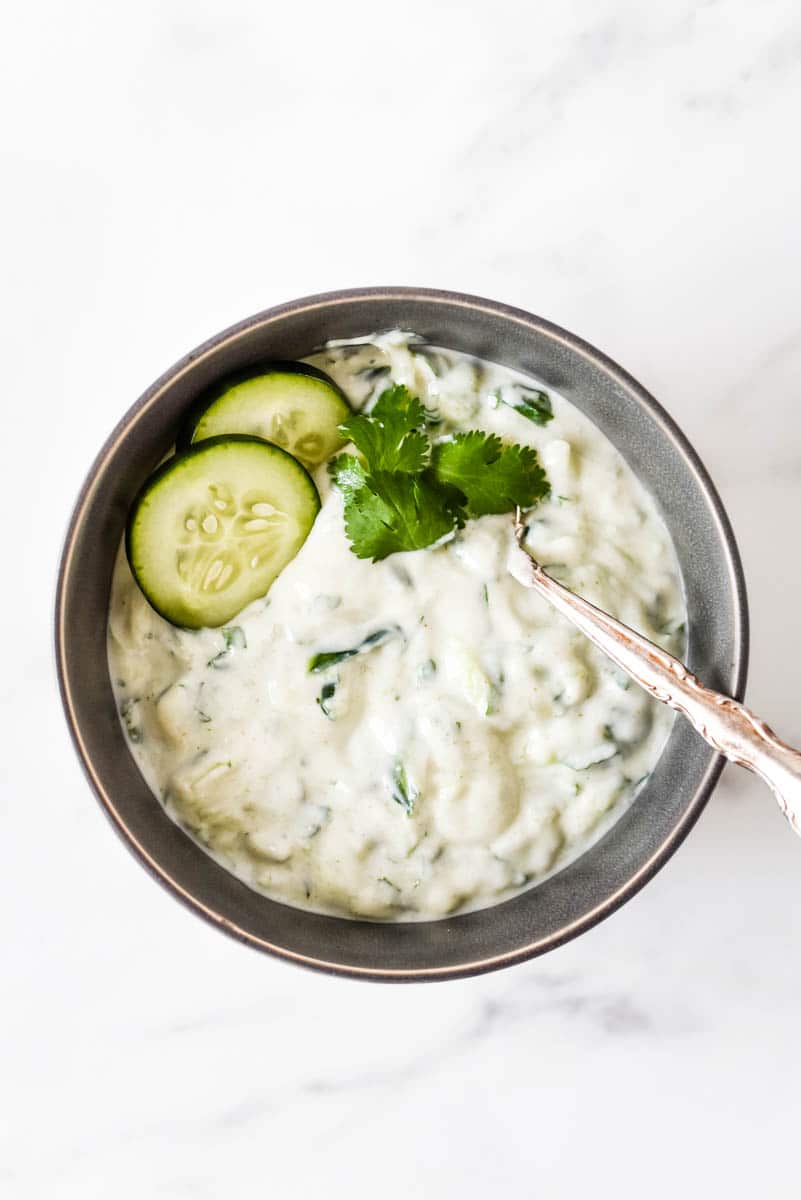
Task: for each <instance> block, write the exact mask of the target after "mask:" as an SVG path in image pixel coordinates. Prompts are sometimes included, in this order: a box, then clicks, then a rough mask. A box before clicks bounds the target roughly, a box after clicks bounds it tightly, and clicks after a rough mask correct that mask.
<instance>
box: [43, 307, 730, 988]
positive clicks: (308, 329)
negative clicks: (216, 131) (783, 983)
mask: <svg viewBox="0 0 801 1200" xmlns="http://www.w3.org/2000/svg"><path fill="white" fill-rule="evenodd" d="M398 326H400V327H401V328H406V329H413V330H415V331H416V332H418V333H420V334H422V335H423V336H424V337H425V338H426V339H427V340H429V341H430V342H432V343H434V344H438V345H442V346H449V347H452V348H453V349H456V350H463V351H467V352H469V353H471V354H475V355H479V356H481V357H482V358H487V359H492V360H495V361H497V362H500V363H504V364H506V365H507V366H510V367H515V368H517V369H519V370H521V371H526V372H531V373H533V374H535V375H537V376H538V377H539V378H541V379H543V380H545V381H546V382H548V383H550V384H552V386H553V387H554V388H556V389H558V390H559V391H560V392H561V393H562V394H563V395H564V396H566V397H568V399H570V400H572V402H573V403H574V404H576V405H577V406H578V408H580V409H582V410H583V411H584V412H586V413H587V414H588V416H590V417H591V418H592V420H593V421H594V422H595V423H596V424H597V425H598V426H600V428H601V429H602V430H603V431H604V433H606V435H607V436H608V437H609V438H610V439H611V440H612V442H613V443H614V444H615V445H616V446H617V447H618V449H619V450H620V451H621V453H622V454H623V455H624V457H625V458H626V459H627V460H628V462H629V463H630V465H631V466H632V468H633V469H634V471H635V472H636V473H637V475H639V476H640V478H641V479H642V480H643V482H644V483H645V485H646V487H647V488H648V489H649V490H650V491H651V493H652V494H653V496H654V497H655V499H656V501H657V503H658V505H659V507H660V509H661V512H662V515H663V517H664V519H665V521H666V522H667V525H668V528H669V529H670V533H671V536H672V538H673V541H674V543H675V546H676V550H677V553H678V557H679V561H680V564H681V569H682V573H683V577H684V586H685V589H686V597H687V607H688V617H689V621H688V624H689V665H690V667H691V669H692V670H693V671H694V672H695V673H696V674H697V675H699V676H700V678H701V679H702V680H703V681H704V682H705V683H707V684H709V685H711V686H712V687H715V688H717V689H719V690H721V691H723V692H727V693H729V695H733V696H735V697H737V698H738V699H739V698H741V697H742V692H743V688H744V685H745V675H746V667H747V657H748V614H747V603H746V595H745V584H744V580H743V573H742V568H741V565H740V558H739V555H738V552H737V547H736V544H735V541H734V536H733V534H732V530H731V526H730V524H729V521H728V518H727V516H726V514H725V512H724V510H723V508H722V506H721V503H720V500H719V498H718V496H717V493H716V492H715V489H714V487H713V485H712V483H711V481H710V479H709V476H708V475H707V473H706V471H705V469H704V467H703V466H702V464H701V462H700V461H699V459H698V456H697V455H696V454H695V452H694V450H693V449H692V447H691V446H690V445H689V444H688V442H687V440H686V438H685V437H684V436H683V435H682V433H681V432H680V430H679V429H678V428H677V427H676V426H675V424H674V423H673V422H672V421H671V419H670V418H669V417H668V416H667V414H666V413H665V412H664V410H663V409H662V408H661V407H660V406H659V405H658V404H657V403H656V401H655V400H654V399H653V398H652V397H651V396H650V395H649V394H648V393H647V392H646V391H645V390H644V389H643V388H642V387H641V386H640V385H639V384H638V383H637V382H636V381H635V380H634V379H632V378H631V376H629V375H627V374H626V373H625V372H624V371H622V370H621V369H620V367H618V366H616V365H615V363H613V362H611V361H610V359H608V358H606V357H605V356H604V355H603V354H601V353H600V352H599V351H598V350H595V349H593V347H592V346H589V345H587V343H586V342H583V341H581V340H580V339H579V338H577V337H574V336H573V335H572V334H570V333H567V332H565V330H563V329H559V328H558V327H557V326H555V325H551V324H550V323H549V322H547V321H543V320H541V319H540V318H539V317H534V316H531V315H529V314H528V313H526V312H521V311H519V310H518V309H513V308H507V307H506V306H504V305H502V304H495V303H493V302H492V301H489V300H481V299H478V298H476V297H473V296H462V295H457V294H455V293H452V292H440V291H429V290H426V289H422V288H421V289H417V288H364V289H356V290H352V291H344V292H332V293H328V294H325V295H320V296H311V297H309V298H307V299H303V300H297V301H294V302H292V303H290V304H284V305H281V306H280V307H278V308H273V309H269V310H268V311H267V312H263V313H259V314H258V315H257V316H255V317H251V318H249V319H248V320H246V321H242V322H241V323H240V324H238V325H235V326H233V327H232V328H231V329H228V330H226V331H225V332H224V333H221V334H219V335H218V336H217V337H214V338H212V339H211V341H208V342H206V343H205V344H204V345H202V346H200V347H199V348H198V349H197V350H193V351H192V352H191V354H188V355H187V356H186V357H185V358H183V359H182V360H181V361H180V362H179V363H177V364H176V365H175V366H174V367H172V368H171V369H170V370H169V371H167V373H166V374H165V375H163V376H162V377H161V379H159V380H158V381H157V382H156V383H154V384H153V386H152V387H151V388H149V389H148V391H147V392H145V394H144V395H143V396H142V397H141V398H140V399H139V400H138V401H137V402H136V404H134V406H133V407H132V408H131V409H130V410H129V411H128V412H127V413H126V415H125V416H124V417H123V419H122V421H121V422H120V423H119V425H118V426H117V427H116V429H115V430H114V431H113V433H112V434H111V436H110V437H109V439H108V441H107V442H106V444H105V446H104V447H103V448H102V450H101V451H100V453H99V454H98V456H97V458H96V459H95V462H94V463H93V465H92V467H91V469H90V471H89V474H88V476H87V479H86V483H85V484H84V487H83V490H82V492H81V494H80V496H79V498H78V501H77V504H76V506H75V510H74V512H73V515H72V520H71V522H70V526H69V531H68V534H67V538H66V543H65V546H64V551H63V557H62V561H61V570H60V575H59V581H58V592H57V601H56V631H55V636H56V655H57V663H58V672H59V681H60V686H61V694H62V699H63V703H64V708H65V711H66V715H67V720H68V722H69V726H70V730H71V733H72V737H73V739H74V742H75V746H76V748H77V751H78V754H79V756H80V758H81V760H82V763H83V766H84V768H85V770H86V773H87V775H88V778H89V781H90V783H91V785H92V787H93V789H94V791H95V794H96V795H97V798H98V800H99V801H100V803H101V805H102V806H103V808H104V809H105V811H106V813H107V815H108V816H109V817H110V818H111V820H112V822H113V824H114V826H115V827H116V829H117V831H118V832H119V833H120V835H121V836H122V837H123V838H124V839H125V841H126V842H127V844H128V846H129V848H130V849H131V850H132V851H133V853H134V854H135V855H136V856H137V857H138V858H139V860H140V861H141V862H142V863H143V864H144V865H145V866H146V867H147V868H148V870H149V871H150V872H151V873H152V874H153V875H154V876H155V878H156V879H158V880H159V882H161V883H162V884H163V885H164V886H165V887H166V888H167V889H168V891H170V892H172V894H173V895H174V896H176V897H177V898H178V899H179V900H182V901H183V902H184V903H185V904H187V905H188V906H189V907H190V908H192V909H193V910H194V911H195V912H197V913H198V914H200V915H201V916H203V917H205V918H206V919H207V920H209V921H211V922H212V923H213V924H214V925H216V926H217V927H218V928H219V929H222V930H224V931H225V932H226V933H229V934H231V935H233V936H234V937H237V938H239V939H241V940H242V941H243V942H246V943H247V944H249V945H251V946H254V947H256V948H258V949H260V950H265V951H268V952H270V953H272V954H275V955H278V956H279V957H281V958H285V959H289V960H291V961H293V962H296V963H300V964H303V965H305V966H308V967H316V968H318V969H320V970H323V971H329V972H339V973H341V974H344V975H350V976H355V977H361V978H368V979H383V980H398V981H409V980H423V979H447V978H454V977H458V976H464V975H469V974H474V973H478V972H481V971H489V970H493V969H496V968H498V967H504V966H509V965H510V964H512V963H516V962H521V961H522V960H524V959H527V958H531V957H533V956H534V955H537V954H543V953H544V952H545V951H547V950H551V949H553V948H554V947H555V946H558V945H560V944H561V943H562V942H565V941H567V940H568V939H570V938H573V937H576V936H577V935H578V934H580V933H582V932H583V931H584V930H586V929H589V928H590V927H591V926H592V925H594V924H595V923H596V922H598V921H600V920H601V919H602V918H603V917H606V916H608V915H609V914H610V913H611V912H613V911H614V910H615V909H616V908H617V907H618V906H619V905H621V904H622V903H623V902H624V901H626V900H628V899H629V898H630V897H631V896H633V895H634V893H635V892H637V891H638V890H639V888H641V887H642V886H643V884H644V883H646V882H647V881H648V880H649V879H650V878H651V876H652V875H653V874H654V873H655V872H656V871H657V870H658V869H659V868H660V867H661V866H662V865H663V864H664V863H665V862H666V861H667V859H668V858H669V857H670V855H671V854H673V852H674V851H675V850H676V848H677V847H678V846H679V844H680V843H681V841H682V840H683V838H684V837H685V836H686V834H687V833H688V832H689V830H690V829H691V827H692V825H693V823H694V822H695V820H696V819H697V817H698V815H699V814H700V812H701V810H702V808H703V807H704V804H705V803H706V801H707V799H708V798H709V795H710V793H711V791H712V789H713V787H714V785H715V783H716V781H717V779H718V776H719V774H720V771H721V768H722V765H723V762H722V759H721V758H720V757H719V756H718V755H716V754H714V753H713V751H712V750H711V749H710V748H709V747H708V746H707V745H706V744H705V743H704V742H702V741H701V739H700V738H699V737H698V736H697V735H696V734H695V733H693V732H692V730H691V729H690V728H689V726H688V725H687V724H686V722H684V721H683V720H677V722H676V724H675V727H674V731H673V733H672V734H671V737H670V739H669V741H668V744H667V746H666V748H665V751H664V753H663V755H662V758H661V759H660V761H659V764H658V766H657V768H656V770H655V771H654V773H653V775H652V776H651V778H650V780H649V782H648V784H647V785H646V787H645V788H644V789H643V791H642V792H641V793H640V794H639V795H638V797H637V799H636V800H635V802H634V803H633V805H632V806H631V808H629V810H628V811H627V812H626V813H625V814H624V815H623V816H622V817H621V819H620V820H619V821H617V823H616V824H615V825H614V826H613V827H612V828H611V829H610V830H609V832H608V833H607V834H606V835H605V836H604V837H603V838H602V839H601V840H600V841H599V842H598V843H597V844H596V845H594V846H593V847H592V848H591V849H589V850H588V851H587V852H586V853H585V854H583V855H582V856H581V857H580V858H578V859H577V860H576V861H575V862H573V863H571V864H570V865H569V866H567V867H566V868H565V869H564V870H562V871H560V872H558V873H557V874H556V875H554V876H553V877H552V878H550V879H548V880H546V881H545V882H544V883H542V884H540V885H539V886H537V887H535V888H532V889H531V890H530V891H528V892H525V893H524V894H523V895H521V896H518V897H516V898H515V899H512V900H508V901H506V902H504V903H502V904H498V905H495V906H494V907H493V908H488V909H484V910H483V911H481V912H473V913H468V914H465V915H463V916H456V917H452V918H447V919H444V920H440V921H430V922H424V923H416V924H378V923H373V922H367V921H348V920H343V919H338V918H334V917H324V916H318V915H315V914H313V913H306V912H301V911H299V910H298V909H294V908H290V907H288V906H286V905H283V904H279V903H276V902H275V901H272V900H268V899H266V898H265V897H263V896H260V895H258V894H257V893H256V892H253V891H251V890H250V889H249V888H247V887H245V885H244V884H242V883H240V882H239V881H238V880H237V879H235V878H234V876H233V875H230V874H229V873H228V872H227V871H225V870H223V868H222V867H220V866H218V865H217V864H216V863H215V862H213V860H212V859H211V858H209V857H208V856H207V855H206V854H205V853H204V852H203V851H202V850H201V849H199V848H198V846H196V845H195V843H194V842H192V841H191V840H190V838H189V837H188V836H187V835H186V834H185V833H183V832H182V831H181V830H180V829H179V828H178V827H177V826H176V825H175V824H173V822H172V821H171V820H170V819H169V817H168V816H167V815H166V813H165V812H164V811H163V809H162V808H161V806H160V805H159V803H158V802H157V801H156V800H155V799H154V798H153V796H152V794H151V793H150V791H149V789H148V788H147V786H146V785H145V783H144V780H143V779H142V777H141V775H140V774H139V771H138V769H137V767H136V765H135V763H134V761H133V759H132V758H131V755H130V754H129V752H128V748H127V746H126V743H125V740H124V738H123V735H122V731H121V729H120V724H119V721H118V719H117V714H116V711H115V705H114V697H113V695H112V690H111V683H110V680H109V675H108V667H107V662H106V633H105V631H106V614H107V607H108V599H109V586H110V581H111V569H112V563H113V560H114V555H115V553H116V550H117V547H118V545H119V542H120V538H121V536H122V532H123V527H124V522H125V516H126V512H127V509H128V505H129V503H130V501H131V499H132V497H133V495H134V493H135V492H136V490H137V489H138V487H139V485H140V484H141V482H142V480H143V479H144V478H145V476H146V475H147V474H148V473H149V472H150V471H151V469H152V468H153V467H154V465H155V464H156V463H157V462H158V461H159V459H160V458H161V456H162V455H163V453H164V452H165V450H166V449H167V448H168V447H169V445H170V444H171V443H172V441H173V439H174V437H175V434H176V430H177V428H178V425H179V423H180V420H181V417H182V415H183V414H184V412H185V411H186V409H187V407H188V405H189V404H190V403H191V401H192V400H193V399H194V397H195V396H196V395H197V394H198V392H199V391H200V390H201V389H202V388H205V387H207V386H208V385H209V384H210V383H212V382H213V381H215V380H216V379H217V378H218V377H219V376H221V375H223V374H226V373H227V372H229V371H232V370H236V369H239V368H243V367H247V366H249V365H251V364H255V363H257V362H259V361H260V360H263V359H265V358H284V359H287V358H290V359H291V358H298V357H300V356H301V355H304V354H308V353H310V352H311V351H312V349H314V348H315V347H317V346H319V345H320V344H321V343H322V342H324V341H326V340H327V339H329V338H335V337H337V338H338V337H352V336H356V335H358V334H364V333H369V332H372V331H375V330H381V329H390V328H394V327H398Z"/></svg>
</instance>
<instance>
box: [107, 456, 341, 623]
mask: <svg viewBox="0 0 801 1200" xmlns="http://www.w3.org/2000/svg"><path fill="white" fill-rule="evenodd" d="M319 509H320V497H319V496H318V494H317V488H316V487H315V486H314V482H313V481H312V479H311V477H310V476H309V474H308V472H307V471H306V470H305V469H304V468H303V467H302V466H301V465H300V463H299V462H298V461H297V460H296V459H294V458H292V456H291V455H289V454H287V453H286V452H285V451H284V450H281V449H279V448H278V447H277V446H273V445H271V444H270V443H269V442H265V441H263V440H262V439H261V438H256V437H243V436H234V437H221V438H209V439H208V440H206V441H203V442H198V443H197V445H195V446H192V447H191V448H190V449H189V450H187V451H185V452H184V453H183V454H179V455H177V456H176V457H175V458H171V459H169V461H168V462H166V463H164V464H163V465H162V466H161V467H159V468H158V470H157V471H156V472H155V474H153V475H151V477H150V479H148V481H147V482H146V483H145V485H144V487H143V488H142V490H141V492H140V493H139V495H138V496H137V498H136V500H135V501H134V503H133V505H132V507H131V512H130V515H129V517H128V526H127V529H126V535H125V549H126V552H127V554H128V562H129V563H130V566H131V570H132V572H133V575H134V578H135V579H136V582H137V583H138V584H139V587H140V588H141V589H142V591H143V592H144V594H145V596H146V598H147V599H148V600H149V602H150V603H151V604H152V606H153V608H155V610H156V612H158V613H160V614H161V616H162V617H165V618H166V620H168V621H170V622H171V623H172V624H173V625H181V626H184V627H185V628H189V629H200V628H201V627H202V626H216V625H225V624H226V623H227V622H228V621H230V620H231V618H232V617H234V616H236V614H237V613H238V612H240V611H241V610H242V609H243V608H244V607H245V606H246V605H247V604H250V602H251V601H252V600H255V599H257V597H259V596H263V595H264V594H265V592H267V591H268V589H269V587H270V584H271V583H272V582H273V580H274V579H275V577H276V575H278V573H279V572H280V571H282V570H283V568H284V567H285V566H286V564H287V563H288V562H289V561H290V560H291V559H292V558H294V557H295V555H296V554H297V552H298V550H299V549H300V547H301V546H302V545H303V543H304V541H305V540H306V537H307V535H308V533H309V530H310V529H311V527H312V525H313V524H314V518H315V517H316V516H317V513H318V511H319Z"/></svg>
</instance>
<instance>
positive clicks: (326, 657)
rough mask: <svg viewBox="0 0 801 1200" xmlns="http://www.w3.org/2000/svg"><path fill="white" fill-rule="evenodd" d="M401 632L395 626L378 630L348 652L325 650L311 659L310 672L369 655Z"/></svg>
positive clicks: (324, 669) (323, 669)
mask: <svg viewBox="0 0 801 1200" xmlns="http://www.w3.org/2000/svg"><path fill="white" fill-rule="evenodd" d="M400 632H401V631H400V629H399V628H398V626H397V625H393V626H392V627H391V628H390V629H377V630H376V631H375V633H371V634H370V635H369V637H366V638H365V639H364V641H363V642H359V645H358V646H351V647H349V648H348V649H347V650H324V651H323V652H322V653H321V654H315V655H313V656H312V657H311V658H310V659H309V665H308V670H309V671H314V672H318V671H326V670H328V668H329V667H335V666H336V665H337V663H341V662H345V660H346V659H348V658H355V657H356V655H357V654H367V653H369V651H370V650H375V648H376V646H382V645H383V644H384V642H387V641H389V639H390V638H392V637H397V635H398V634H399V633H400ZM332 695H333V693H332Z"/></svg>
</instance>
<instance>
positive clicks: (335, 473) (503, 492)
mask: <svg viewBox="0 0 801 1200" xmlns="http://www.w3.org/2000/svg"><path fill="white" fill-rule="evenodd" d="M426 425H427V413H426V410H425V408H424V407H423V405H422V404H421V403H420V401H419V400H418V399H417V397H415V396H413V395H412V394H411V393H410V392H409V390H408V389H407V388H405V387H403V386H402V385H394V386H393V387H391V388H388V389H387V390H386V391H384V392H382V393H381V396H380V397H379V398H378V400H377V401H376V403H375V405H374V407H373V409H372V411H371V412H370V413H366V414H365V413H359V414H357V415H355V416H353V417H350V418H349V419H348V420H347V421H345V422H344V424H342V425H341V426H340V431H341V433H342V435H343V436H344V437H347V438H348V439H349V440H350V441H351V442H353V445H354V446H355V447H356V449H357V450H358V451H359V457H357V456H356V455H353V454H340V455H339V456H338V457H337V458H335V459H334V460H333V461H332V462H331V463H330V464H329V471H330V473H331V477H332V479H333V481H334V483H335V484H336V486H337V487H338V488H339V490H340V491H341V493H342V496H343V499H344V502H345V531H346V533H347V535H348V539H349V541H350V544H351V549H352V550H353V553H354V554H356V555H357V556H358V557H359V558H372V559H373V560H374V561H375V560H377V559H382V558H386V557H387V556H388V555H390V554H395V553H397V552H398V551H401V550H422V549H423V548H424V547H426V546H430V545H432V543H434V542H437V541H439V540H440V538H443V537H445V536H446V535H447V534H449V533H453V531H454V530H456V529H461V528H462V527H463V526H464V524H465V521H466V520H467V519H468V518H469V517H480V516H483V515H484V514H487V513H504V512H511V511H512V509H514V508H515V506H516V505H519V506H520V507H521V508H530V507H531V506H532V505H533V504H536V503H537V501H539V500H542V499H543V498H544V497H545V496H547V495H548V493H549V491H550V485H549V483H548V480H547V479H546V476H545V472H544V471H543V469H542V467H541V466H540V465H539V462H538V459H537V452H536V450H534V449H532V448H531V447H530V446H517V445H514V446H507V445H504V444H503V442H502V441H501V439H500V438H499V437H497V436H496V435H495V434H493V433H489V434H487V433H483V432H482V431H481V430H479V429H473V430H470V431H468V432H466V433H458V434H456V435H455V436H454V437H453V438H452V439H450V440H447V441H442V442H437V443H435V444H434V445H433V446H432V445H431V442H430V440H429V436H428V433H427V432H426Z"/></svg>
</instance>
